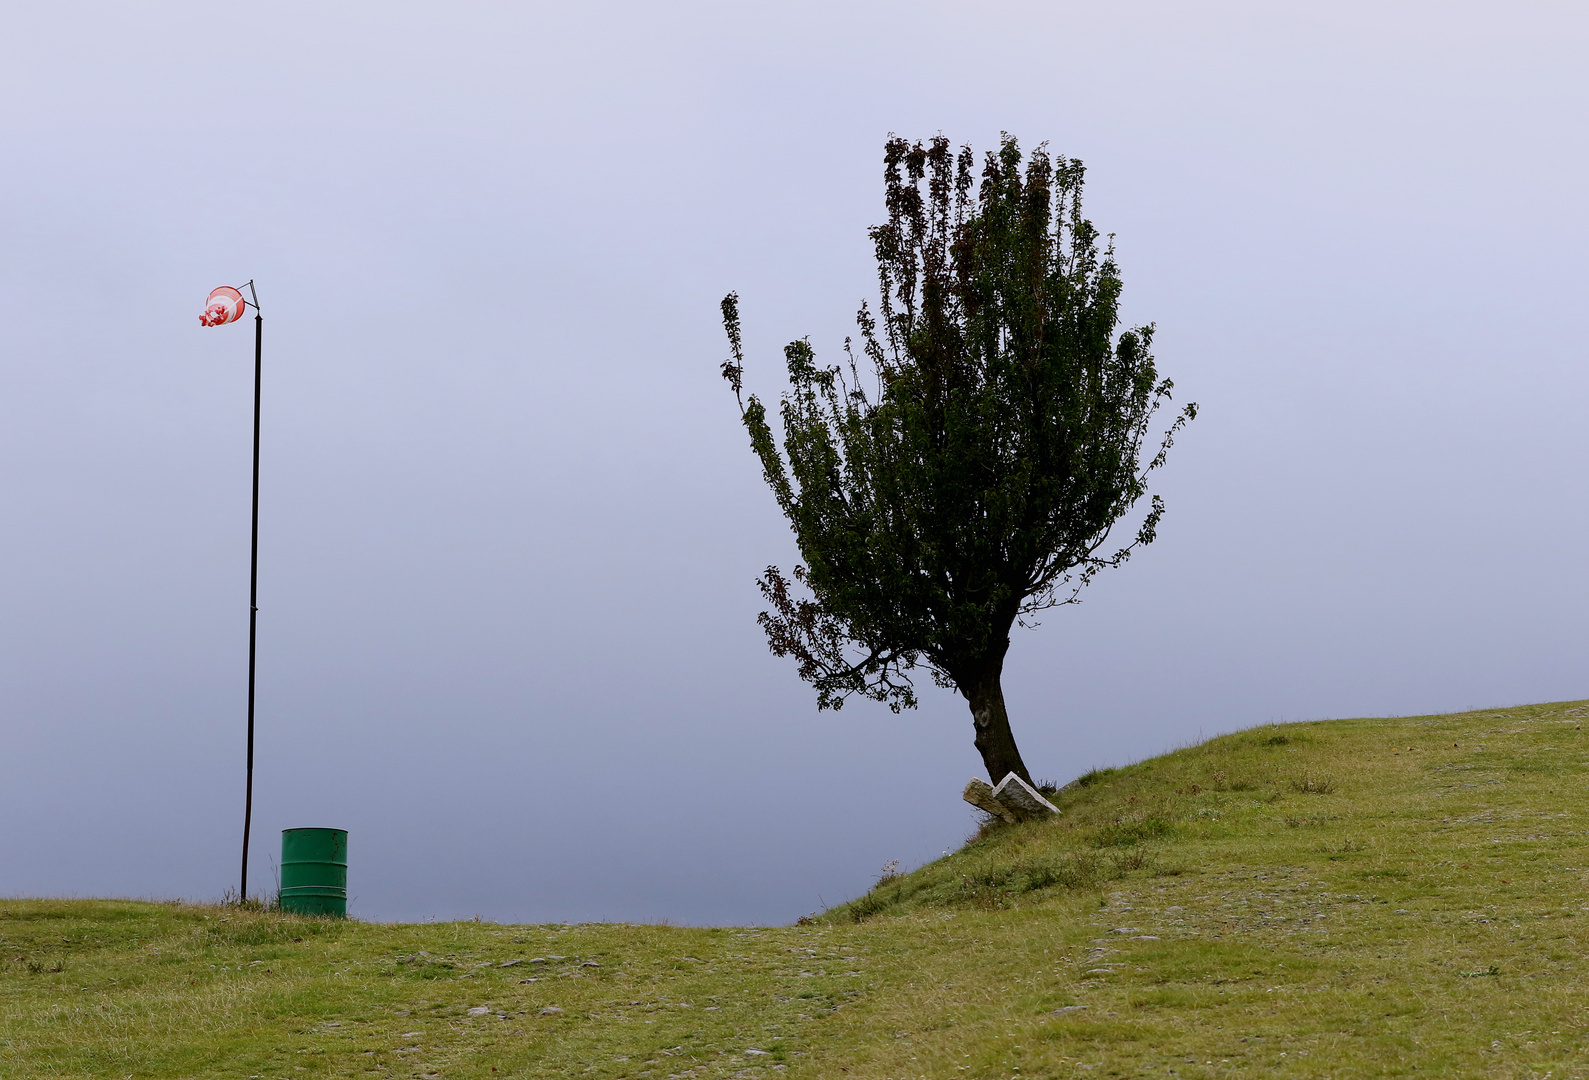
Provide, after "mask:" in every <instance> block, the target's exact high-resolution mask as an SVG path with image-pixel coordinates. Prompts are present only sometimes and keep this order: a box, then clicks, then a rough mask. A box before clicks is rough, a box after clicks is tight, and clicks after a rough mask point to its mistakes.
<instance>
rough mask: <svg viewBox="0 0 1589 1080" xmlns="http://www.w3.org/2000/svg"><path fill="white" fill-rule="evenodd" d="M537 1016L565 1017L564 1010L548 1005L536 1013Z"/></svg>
mask: <svg viewBox="0 0 1589 1080" xmlns="http://www.w3.org/2000/svg"><path fill="white" fill-rule="evenodd" d="M536 1015H537V1016H562V1015H563V1010H562V1009H559V1008H558V1007H557V1006H556V1005H548V1006H547V1007H546V1008H544V1009H542V1010H541V1011H540V1012H539V1013H536Z"/></svg>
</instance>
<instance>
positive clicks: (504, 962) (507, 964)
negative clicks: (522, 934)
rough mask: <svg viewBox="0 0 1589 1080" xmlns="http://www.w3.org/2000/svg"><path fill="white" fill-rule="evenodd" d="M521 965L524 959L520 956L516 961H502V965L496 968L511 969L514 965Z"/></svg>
mask: <svg viewBox="0 0 1589 1080" xmlns="http://www.w3.org/2000/svg"><path fill="white" fill-rule="evenodd" d="M522 963H524V958H523V957H522V956H521V957H520V958H519V959H517V960H504V961H502V963H500V964H498V965H497V967H512V966H514V965H515V964H522Z"/></svg>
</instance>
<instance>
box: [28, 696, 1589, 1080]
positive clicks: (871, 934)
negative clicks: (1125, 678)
mask: <svg viewBox="0 0 1589 1080" xmlns="http://www.w3.org/2000/svg"><path fill="white" fill-rule="evenodd" d="M1586 718H1589V703H1586V702H1568V703H1561V704H1554V705H1534V706H1524V707H1520V708H1516V709H1500V710H1482V711H1479V712H1474V713H1466V714H1461V715H1455V716H1422V717H1406V718H1396V719H1388V720H1387V719H1367V720H1334V721H1322V722H1317V723H1310V724H1299V725H1286V726H1285V727H1284V728H1283V729H1280V730H1277V729H1276V728H1275V727H1274V726H1267V727H1265V728H1261V729H1258V730H1256V731H1253V732H1245V733H1237V734H1234V735H1229V736H1222V737H1220V738H1217V739H1212V740H1209V741H1208V742H1206V743H1203V744H1201V745H1198V746H1192V747H1185V748H1182V749H1179V750H1176V751H1174V752H1173V753H1169V754H1165V755H1163V756H1162V757H1158V758H1154V759H1152V760H1150V761H1144V762H1139V763H1137V764H1134V765H1129V766H1126V767H1123V768H1119V769H1113V770H1097V771H1095V772H1093V773H1089V774H1088V775H1089V777H1091V779H1089V780H1088V782H1087V783H1080V782H1076V783H1072V784H1069V785H1067V786H1065V787H1063V788H1060V789H1059V790H1058V791H1056V792H1055V793H1054V795H1053V796H1052V797H1053V799H1054V801H1055V803H1056V805H1057V806H1059V808H1060V809H1061V811H1062V812H1063V813H1062V814H1061V815H1060V816H1058V817H1057V818H1055V819H1053V820H1049V821H1041V822H1030V823H1027V824H1023V825H1016V826H1004V825H1001V826H999V827H997V828H990V829H988V830H986V831H984V832H982V833H979V834H978V835H977V836H976V837H975V838H973V839H972V840H971V841H970V842H968V843H967V844H966V845H965V846H964V847H963V848H961V849H960V850H958V851H955V852H953V853H952V854H949V855H947V856H945V857H944V858H941V859H937V860H934V861H933V862H931V863H929V864H927V865H925V866H922V867H919V868H917V869H915V870H913V871H910V872H907V873H901V872H900V870H901V868H899V867H889V868H885V873H884V874H883V875H880V880H879V882H878V884H876V885H874V886H873V887H872V888H871V889H869V890H867V891H866V892H865V893H864V894H863V895H861V896H858V897H857V898H856V899H855V900H852V901H850V902H848V903H846V904H843V905H840V906H838V907H836V908H833V909H832V910H830V911H827V912H821V913H814V914H812V915H808V916H805V917H804V918H802V920H801V922H800V924H799V925H795V926H788V927H739V928H729V927H724V928H691V927H678V926H623V925H610V924H603V925H592V926H560V925H551V926H543V925H535V926H498V925H494V924H491V923H483V922H476V921H469V922H456V923H433V924H426V925H422V926H401V925H379V924H371V923H360V922H357V921H356V920H348V921H339V920H325V919H307V918H302V917H297V916H291V915H287V914H285V913H282V912H278V911H271V910H267V909H264V908H263V907H257V908H256V907H252V906H248V905H233V906H229V907H221V906H208V905H183V904H139V903H132V902H126V901H86V900H73V901H65V900H0V1077H5V1078H6V1080H11V1078H13V1077H15V1078H20V1080H30V1078H34V1077H39V1078H43V1077H73V1078H77V1077H99V1076H111V1077H117V1076H127V1075H129V1074H131V1075H134V1076H137V1077H139V1078H140V1080H163V1078H180V1077H193V1076H241V1077H247V1076H255V1075H258V1076H265V1077H291V1076H299V1075H305V1076H318V1077H354V1076H370V1075H375V1076H381V1075H391V1076H403V1077H426V1076H437V1077H446V1078H449V1080H453V1078H456V1080H487V1078H493V1080H494V1078H496V1077H507V1076H513V1077H534V1078H553V1077H567V1076H578V1077H582V1078H583V1077H589V1078H592V1080H666V1078H667V1077H669V1076H676V1077H684V1076H689V1077H691V1078H692V1080H729V1078H732V1077H736V1076H741V1077H745V1078H746V1080H750V1078H755V1077H760V1078H762V1080H769V1078H771V1077H774V1076H782V1077H791V1078H827V1077H835V1076H843V1077H845V1078H846V1080H883V1078H894V1077H901V1076H912V1077H915V1076H932V1077H968V1078H975V1080H1007V1078H1010V1077H1014V1076H1028V1077H1071V1076H1098V1077H1103V1076H1110V1075H1119V1076H1160V1077H1168V1076H1171V1075H1174V1076H1175V1077H1178V1078H1181V1080H1189V1078H1195V1077H1214V1076H1221V1077H1250V1078H1254V1080H1257V1078H1267V1077H1272V1076H1286V1077H1299V1078H1308V1077H1320V1078H1322V1077H1344V1076H1384V1075H1413V1074H1417V1075H1420V1076H1432V1077H1460V1078H1466V1077H1511V1076H1516V1077H1523V1076H1544V1075H1546V1074H1547V1073H1548V1074H1551V1075H1553V1076H1557V1077H1570V1076H1580V1075H1584V1070H1583V1066H1582V1057H1583V1053H1582V1046H1581V1036H1580V1034H1579V1032H1580V1031H1581V1030H1582V1007H1581V1002H1582V1000H1583V998H1584V995H1585V992H1586V991H1589V985H1586V982H1589V978H1586V975H1585V972H1584V969H1583V962H1582V952H1583V948H1582V943H1583V938H1584V936H1585V931H1586V930H1589V899H1586V898H1585V891H1586V890H1585V886H1586V885H1589V870H1586V869H1585V868H1586V867H1589V830H1586V819H1589V810H1584V809H1583V808H1582V805H1581V799H1580V797H1579V793H1580V792H1581V791H1582V789H1583V786H1584V783H1585V782H1586V781H1589V764H1586V763H1589V736H1586V735H1585V733H1584V731H1583V723H1584V721H1585V719H1586ZM1280 735H1283V736H1285V737H1286V741H1285V742H1279V743H1276V742H1272V741H1271V740H1273V739H1274V738H1275V737H1276V736H1280ZM1530 762H1534V763H1540V762H1550V763H1551V766H1552V767H1551V768H1549V769H1545V768H1526V769H1525V768H1518V767H1517V765H1518V764H1519V763H1530ZM1337 776H1339V777H1346V778H1349V779H1350V783H1349V784H1344V785H1342V786H1341V787H1340V788H1339V789H1337V788H1335V787H1334V786H1333V784H1332V786H1331V788H1330V790H1329V791H1328V795H1329V798H1328V799H1320V798H1318V795H1319V794H1321V792H1319V791H1317V790H1309V788H1308V787H1307V786H1306V785H1304V786H1302V787H1298V786H1296V785H1295V783H1294V780H1295V779H1296V778H1298V777H1300V778H1303V779H1304V780H1308V779H1313V780H1321V779H1328V778H1330V777H1337ZM1316 787H1317V785H1315V788H1316ZM952 795H953V793H950V794H946V795H944V796H943V797H945V798H949V797H952ZM1321 808H1327V809H1328V813H1321ZM862 884H863V885H864V883H862ZM753 1051H755V1052H753ZM1172 1070H1173V1073H1172Z"/></svg>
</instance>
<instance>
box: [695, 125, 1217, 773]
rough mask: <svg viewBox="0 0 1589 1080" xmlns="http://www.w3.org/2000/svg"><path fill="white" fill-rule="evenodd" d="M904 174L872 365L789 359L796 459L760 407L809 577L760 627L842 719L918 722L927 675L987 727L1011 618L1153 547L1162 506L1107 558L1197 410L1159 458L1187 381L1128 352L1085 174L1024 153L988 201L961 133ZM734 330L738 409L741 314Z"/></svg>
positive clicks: (879, 241)
mask: <svg viewBox="0 0 1589 1080" xmlns="http://www.w3.org/2000/svg"><path fill="white" fill-rule="evenodd" d="M884 162H885V168H884V179H885V183H886V188H887V205H888V223H887V224H886V225H879V226H876V227H874V228H873V229H872V230H871V237H872V240H873V242H874V244H875V247H876V253H877V263H878V274H879V279H880V285H881V293H882V296H881V304H880V308H879V311H878V314H877V315H876V316H875V317H874V315H873V314H872V313H871V311H870V310H869V309H868V308H867V307H866V306H865V305H863V306H862V308H861V310H860V313H859V315H858V322H859V326H860V342H859V346H860V351H861V352H862V353H863V354H864V357H858V356H857V355H856V353H855V351H854V344H853V343H852V342H851V341H846V343H845V350H846V353H847V354H848V362H847V363H846V364H845V365H844V366H843V367H823V366H820V365H818V363H817V362H816V358H815V355H814V354H813V352H812V349H811V346H810V345H809V343H808V342H807V341H803V340H802V341H796V342H793V343H792V344H790V345H789V346H788V347H787V348H786V349H785V350H784V352H785V356H786V358H787V361H788V368H789V381H790V387H791V388H790V391H789V393H788V394H787V395H786V396H785V397H784V399H783V401H782V405H781V413H782V420H783V435H784V437H783V448H782V453H781V454H780V452H779V447H778V445H777V442H776V441H775V439H774V436H773V433H772V430H771V428H770V427H769V425H768V421H767V413H766V408H765V406H764V405H763V404H762V402H761V401H760V399H758V398H757V397H755V396H754V395H752V396H751V397H750V399H749V402H748V404H746V403H744V402H743V399H741V402H742V412H743V416H744V422H745V426H746V428H747V429H748V430H749V432H750V437H751V445H752V446H753V448H754V449H755V452H756V454H757V456H758V457H759V458H760V459H761V464H762V468H763V471H764V474H765V477H766V480H767V483H768V484H769V486H771V488H772V490H773V492H774V494H775V495H776V496H777V499H778V504H779V506H781V507H782V509H783V512H784V513H785V514H786V515H787V516H788V518H789V521H790V523H791V525H792V526H793V528H794V532H795V537H796V540H797V542H798V544H799V547H800V551H801V554H802V555H803V556H804V560H805V565H804V566H799V567H796V568H795V570H794V575H793V576H794V579H795V581H794V582H793V583H792V582H791V581H790V580H788V579H787V578H785V577H784V575H783V574H782V572H780V571H779V569H778V568H777V567H769V568H768V570H767V574H766V576H765V577H764V578H763V579H762V580H761V588H762V592H763V593H764V594H765V595H766V597H767V600H768V602H769V603H770V605H771V608H770V610H768V611H766V612H763V613H762V615H761V617H760V622H761V625H762V627H763V628H764V629H765V630H766V633H767V638H768V641H769V643H770V645H771V647H772V650H773V652H775V653H776V654H778V655H779V656H793V657H795V658H796V660H797V661H798V662H799V668H800V675H801V677H802V678H804V679H806V680H808V681H809V682H811V683H812V685H813V686H814V687H815V688H816V690H817V701H818V705H819V706H820V707H822V708H835V709H836V708H839V707H840V706H841V705H842V704H843V702H844V699H845V698H846V697H847V696H849V695H851V694H860V695H863V696H865V697H869V698H873V699H875V700H878V701H882V702H886V703H888V704H889V705H890V706H891V707H892V708H893V709H894V710H895V711H898V710H899V709H900V708H901V707H911V706H914V704H915V695H914V691H913V686H912V682H911V672H912V671H913V670H914V669H915V668H916V667H917V666H918V665H921V666H925V667H926V668H927V669H928V670H929V671H930V672H931V673H932V675H933V676H934V677H935V679H936V680H937V681H938V682H939V684H940V685H944V686H953V687H956V688H958V689H960V690H961V691H962V693H964V694H965V695H966V697H967V698H968V699H969V700H970V701H971V703H972V710H973V714H974V715H975V714H976V713H977V698H978V694H979V693H984V692H985V691H986V690H987V683H988V681H989V680H990V679H991V680H992V690H993V691H995V692H998V677H999V672H1000V671H1002V667H1003V659H1004V654H1005V652H1006V651H1007V649H1008V647H1009V632H1010V628H1011V626H1012V625H1013V624H1014V623H1015V621H1017V620H1019V619H1023V618H1025V617H1029V616H1031V615H1033V614H1035V613H1036V612H1039V611H1041V610H1043V609H1045V608H1049V607H1053V606H1055V605H1059V604H1067V603H1073V602H1075V601H1076V600H1077V599H1078V596H1079V592H1080V590H1081V589H1082V588H1083V587H1084V586H1085V585H1086V584H1087V582H1088V581H1089V580H1090V579H1091V578H1092V577H1093V575H1095V574H1096V573H1097V572H1098V571H1099V570H1101V569H1103V568H1104V567H1107V566H1118V565H1120V564H1121V563H1123V562H1124V561H1125V560H1126V558H1127V557H1128V556H1129V554H1130V553H1131V551H1132V549H1133V548H1134V547H1136V546H1137V545H1139V544H1147V543H1149V542H1151V541H1152V540H1153V538H1154V532H1155V530H1156V529H1157V527H1158V524H1159V519H1160V516H1161V515H1162V514H1163V512H1164V505H1163V503H1162V502H1161V501H1160V499H1159V498H1158V496H1156V495H1155V496H1153V498H1152V500H1151V502H1150V504H1149V509H1148V510H1147V512H1146V514H1145V516H1144V517H1143V519H1142V520H1141V522H1140V524H1139V527H1138V528H1137V530H1136V533H1135V536H1134V537H1132V538H1130V539H1129V541H1128V542H1125V543H1123V544H1120V545H1119V546H1117V547H1116V548H1115V549H1114V550H1109V546H1110V545H1109V538H1110V533H1111V530H1112V528H1113V527H1114V525H1115V524H1116V523H1117V522H1118V521H1119V520H1120V519H1121V518H1122V516H1124V515H1125V514H1126V513H1127V512H1128V511H1130V510H1131V509H1132V507H1133V506H1135V505H1136V504H1137V503H1138V502H1139V500H1141V499H1142V497H1143V496H1144V495H1145V494H1146V493H1147V480H1148V476H1149V474H1150V473H1152V472H1153V470H1155V469H1157V468H1158V467H1160V466H1161V465H1162V464H1163V463H1164V460H1165V454H1166V453H1167V451H1168V450H1169V448H1170V446H1171V443H1172V441H1173V438H1174V435H1175V433H1176V432H1177V431H1178V430H1179V429H1180V427H1181V426H1182V425H1183V424H1184V423H1186V422H1187V421H1188V420H1190V419H1191V418H1192V417H1193V416H1195V415H1196V406H1195V405H1188V406H1187V407H1186V408H1185V409H1184V410H1183V411H1182V412H1181V413H1180V414H1179V415H1178V416H1177V417H1176V418H1175V419H1174V421H1173V422H1172V423H1171V424H1170V425H1169V427H1168V430H1167V431H1165V432H1164V434H1163V437H1162V441H1161V442H1160V444H1159V446H1158V450H1157V452H1156V453H1155V454H1154V455H1153V457H1152V458H1151V459H1149V460H1147V461H1145V462H1144V461H1143V459H1142V458H1143V453H1142V451H1143V443H1144V440H1145V438H1146V437H1147V435H1148V434H1149V429H1150V424H1151V421H1152V419H1153V417H1154V415H1155V413H1156V412H1157V411H1158V409H1159V408H1160V406H1161V405H1162V404H1163V403H1164V402H1166V401H1168V400H1169V398H1170V391H1171V383H1170V381H1169V380H1168V379H1163V380H1161V379H1160V378H1159V376H1158V373H1157V371H1156V370H1155V367H1154V363H1153V356H1152V354H1151V351H1150V346H1151V343H1152V338H1153V327H1152V326H1151V325H1149V326H1144V327H1139V328H1136V329H1131V330H1126V331H1124V332H1123V333H1120V334H1119V335H1118V337H1117V336H1116V324H1117V321H1118V315H1117V311H1118V305H1119V300H1120V291H1121V281H1120V275H1119V269H1118V267H1117V266H1116V264H1115V259H1114V252H1113V247H1112V245H1110V246H1108V247H1106V248H1105V250H1103V251H1102V252H1101V253H1100V251H1099V239H1100V238H1099V234H1098V233H1097V231H1096V230H1095V229H1094V228H1093V226H1092V224H1091V223H1090V222H1088V221H1087V220H1086V219H1084V218H1083V217H1082V214H1081V192H1082V176H1083V168H1082V164H1081V162H1079V161H1075V160H1066V159H1064V158H1058V159H1051V158H1050V157H1049V155H1048V154H1047V152H1046V151H1045V150H1044V149H1043V148H1039V149H1038V150H1037V151H1036V152H1035V153H1032V154H1031V155H1029V156H1027V157H1024V158H1023V155H1022V152H1021V150H1020V148H1019V147H1018V145H1017V144H1016V141H1015V139H1013V138H1011V137H1009V136H1006V137H1005V138H1004V140H1003V143H1002V145H1001V146H1000V148H999V150H998V152H997V153H989V154H987V155H986V158H985V160H984V161H983V163H982V167H981V170H980V171H981V178H980V184H978V183H976V181H975V179H974V173H975V171H976V160H975V158H974V156H973V154H972V151H971V149H970V148H969V147H965V148H962V150H961V151H960V152H959V153H958V154H956V153H954V152H953V151H952V150H951V148H950V145H949V142H948V140H947V139H944V138H942V137H939V138H936V139H933V140H932V141H931V142H930V143H927V144H925V145H924V144H922V143H920V142H917V143H910V142H907V141H906V140H905V139H901V138H891V139H890V140H889V142H888V144H887V147H886V152H885V157H884ZM1023 164H1024V167H1023ZM973 188H975V190H973ZM723 320H724V325H725V327H726V329H727V331H728V336H729V341H730V344H731V346H732V352H733V356H732V359H731V360H729V361H728V362H727V363H725V364H724V365H723V374H724V377H725V378H727V379H728V380H729V382H730V384H731V385H732V386H733V389H734V392H735V394H736V396H738V395H740V394H741V391H742V382H743V364H744V357H743V351H742V348H741V339H740V323H739V310H738V297H737V295H734V294H730V295H729V296H728V297H727V298H725V299H724V301H723ZM863 371H864V377H863ZM796 584H798V585H803V586H804V587H805V589H806V590H807V591H808V592H809V594H810V595H809V597H801V596H797V595H796ZM979 688H981V689H980V690H979ZM984 696H985V695H984ZM997 712H998V713H999V716H1000V717H1001V718H1002V716H1003V703H1002V693H1001V692H1000V693H999V696H998V702H997ZM978 723H979V724H980V723H982V720H981V718H980V717H978ZM980 745H981V740H980V735H979V746H980ZM1011 749H1012V750H1013V741H1012V742H1011ZM984 755H985V756H986V751H985V750H984ZM1015 760H1016V761H1018V760H1019V758H1018V755H1016V756H1015ZM1017 771H1019V772H1020V773H1021V774H1022V775H1023V776H1024V775H1025V769H1024V766H1023V767H1020V768H1019V769H1017ZM998 778H999V777H995V779H998Z"/></svg>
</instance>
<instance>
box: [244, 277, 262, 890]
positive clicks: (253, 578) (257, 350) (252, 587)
mask: <svg viewBox="0 0 1589 1080" xmlns="http://www.w3.org/2000/svg"><path fill="white" fill-rule="evenodd" d="M264 336H265V318H264V316H263V315H260V314H259V309H258V307H256V308H255V309H254V525H253V533H252V538H251V542H250V546H249V554H248V784H247V788H246V794H245V795H244V796H243V879H242V884H241V885H239V886H238V890H237V899H238V901H239V902H242V901H246V900H247V899H248V829H249V826H250V825H251V824H252V823H253V818H254V624H255V622H256V620H257V618H258V616H259V384H260V378H261V375H262V374H263V371H264V366H263V364H262V363H261V359H260V357H261V343H262V342H263V340H264Z"/></svg>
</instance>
